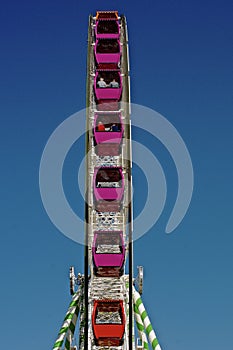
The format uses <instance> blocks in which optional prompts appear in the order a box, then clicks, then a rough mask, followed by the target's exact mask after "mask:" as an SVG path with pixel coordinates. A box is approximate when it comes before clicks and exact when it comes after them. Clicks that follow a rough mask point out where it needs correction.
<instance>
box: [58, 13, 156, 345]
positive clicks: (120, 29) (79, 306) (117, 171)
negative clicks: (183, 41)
mask: <svg viewBox="0 0 233 350" xmlns="http://www.w3.org/2000/svg"><path fill="white" fill-rule="evenodd" d="M131 170H132V152H131V124H130V80H129V53H128V34H127V23H126V18H125V16H123V15H121V16H119V15H118V12H117V11H98V12H97V13H96V15H95V16H92V15H90V17H89V26H88V55H87V113H86V178H85V181H86V192H85V193H86V198H85V254H84V274H80V273H79V274H78V275H77V276H76V275H75V271H74V268H73V267H71V268H70V293H71V295H72V300H71V303H70V305H69V308H68V311H67V314H66V316H65V318H64V322H63V324H62V327H61V329H60V331H59V334H58V337H57V339H56V341H55V343H54V346H53V350H62V349H65V350H76V349H79V350H103V349H105V350H135V349H136V350H139V349H149V343H150V344H151V347H152V349H153V350H160V349H161V348H160V345H159V343H158V340H157V338H156V335H155V333H154V331H153V328H152V326H151V323H150V320H149V318H148V315H147V313H146V311H145V308H144V306H143V303H142V300H141V294H142V290H143V268H142V266H139V267H138V275H137V277H136V278H134V272H133V214H132V209H133V208H132V190H131V188H132V174H131ZM135 287H137V290H138V291H137V290H136V288H135ZM135 325H136V326H135ZM76 328H78V329H79V332H78V334H79V335H78V337H79V340H78V342H76V344H75V340H74V338H75V337H74V334H75V329H76ZM136 329H137V337H136ZM148 340H149V341H148Z"/></svg>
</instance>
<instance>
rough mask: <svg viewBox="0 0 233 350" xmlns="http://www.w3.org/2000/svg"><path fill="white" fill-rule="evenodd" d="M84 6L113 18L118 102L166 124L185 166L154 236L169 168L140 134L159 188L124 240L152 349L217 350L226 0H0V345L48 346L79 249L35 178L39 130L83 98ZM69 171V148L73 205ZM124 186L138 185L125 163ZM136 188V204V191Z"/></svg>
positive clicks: (232, 292)
mask: <svg viewBox="0 0 233 350" xmlns="http://www.w3.org/2000/svg"><path fill="white" fill-rule="evenodd" d="M97 9H102V10H105V9H118V10H119V12H120V13H124V14H125V15H126V16H127V21H128V26H129V38H130V55H131V84H132V86H131V87H132V89H131V90H132V91H131V92H132V101H133V102H135V103H139V104H142V105H145V106H148V107H150V108H153V109H155V110H157V111H158V112H160V113H161V114H162V115H164V116H166V117H167V119H168V120H170V121H171V122H172V123H173V125H174V126H175V127H176V128H177V130H178V131H179V133H180V134H181V135H182V137H183V139H184V141H185V142H186V145H187V147H188V149H189V151H190V154H191V157H192V162H193V167H194V174H195V188H194V194H193V199H192V203H191V206H190V208H189V211H188V213H187V215H186V217H185V219H184V220H183V222H182V223H181V225H180V226H179V227H178V228H177V229H176V231H175V232H174V233H173V234H171V235H166V234H165V233H164V230H165V226H166V223H167V220H168V217H169V215H170V212H171V210H172V207H173V205H174V200H175V194H176V191H177V179H176V172H175V168H174V164H173V163H172V161H171V159H170V157H169V154H167V153H166V151H165V150H164V148H163V147H162V146H161V145H160V144H159V142H157V143H156V142H155V141H153V140H150V139H149V141H147V142H149V143H150V142H151V144H150V147H151V148H152V149H153V152H154V153H155V154H156V156H157V158H158V159H159V160H160V161H161V164H162V165H163V168H164V172H165V173H166V178H167V182H168V196H167V201H166V206H165V209H164V212H163V214H162V216H161V218H160V220H159V221H158V223H157V224H156V225H155V226H154V227H153V229H151V230H150V232H149V233H148V234H147V235H146V236H144V237H143V238H141V239H140V240H139V241H137V242H136V243H135V251H134V252H135V256H134V260H135V266H136V265H139V264H142V265H144V268H145V288H144V294H143V300H144V304H145V306H146V308H147V310H148V313H149V315H150V318H151V321H152V323H153V325H154V328H155V331H156V333H157V335H158V338H159V340H160V343H161V346H162V349H163V350H194V349H201V350H210V349H227V350H228V349H229V350H230V349H232V328H233V298H232V296H233V279H232V269H233V254H232V246H233V229H232V209H233V186H232V178H233V164H232V150H233V141H232V140H233V120H232V111H233V108H232V91H233V89H232V88H233V86H232V85H233V83H232V82H233V79H232V72H233V67H232V57H233V46H232V35H233V23H232V15H233V5H232V2H231V1H226V0H223V1H220V0H218V1H215V0H212V1H210V0H206V1H200V0H195V1H194V0H190V1H184V0H181V1H173V0H169V1H168V0H163V1H149V0H144V1H138V0H136V1H134V2H133V1H123V0H122V1H120V2H119V1H109V0H108V1H100V0H99V1H98V0H96V1H93V0H90V1H86V2H85V1H74V0H69V1H61V0H58V1H56V2H54V1H52V0H46V1H45V0H41V1H28V0H23V1H15V0H12V1H8V2H4V3H2V4H1V13H0V32H1V39H0V43H1V46H0V47H1V65H0V79H1V84H0V89H1V91H0V98H1V103H0V115H1V129H0V130H1V138H0V140H1V148H0V150H1V151H0V152H1V264H0V269H1V272H0V273H1V291H0V295H1V319H0V329H1V335H2V336H1V348H2V349H5V348H7V347H8V346H11V347H12V346H13V347H16V349H17V350H25V349H33V350H42V349H43V350H44V349H51V348H52V345H53V342H54V340H55V338H56V335H57V332H58V330H59V327H60V325H61V322H62V320H63V317H64V315H65V312H66V310H67V307H68V304H69V300H70V296H69V285H68V269H69V266H70V265H75V266H76V271H81V272H82V271H83V247H82V246H80V245H78V244H76V243H74V242H72V241H70V240H69V239H67V238H66V237H65V236H63V235H62V234H61V233H59V232H58V230H57V229H56V228H55V227H54V226H53V224H52V223H51V222H50V220H49V218H48V216H47V214H46V212H45V210H44V208H43V205H42V202H41V199H40V193H39V185H38V176H39V163H40V158H41V154H42V151H43V148H44V146H45V144H46V142H47V139H48V138H49V136H50V134H51V133H52V132H53V130H54V129H55V128H56V127H57V126H58V125H59V124H60V123H61V122H62V121H63V120H64V119H65V118H67V117H68V116H70V115H71V114H73V113H75V112H76V111H78V110H80V109H82V108H84V107H85V77H86V45H87V42H86V40H87V25H88V15H89V14H90V13H93V14H94V13H95V11H96V10H97ZM135 137H138V138H140V135H137V132H136V131H135ZM78 152H80V154H81V152H83V149H82V147H80V148H79V149H78ZM77 158H78V156H77ZM76 171H77V163H76V161H75V156H74V154H73V157H70V162H68V164H67V168H66V173H65V177H66V178H67V176H69V174H70V185H69V186H68V188H67V193H71V195H72V193H73V196H72V198H71V199H70V200H71V201H72V203H73V205H74V207H75V208H76V210H77V211H80V212H82V211H83V203H82V202H81V201H80V200H79V201H77V202H75V196H74V192H73V191H72V186H73V188H76V183H75V181H76ZM134 182H135V186H137V184H138V186H140V173H139V171H137V169H135V178H134ZM137 191H138V197H136V198H135V212H136V213H137V212H138V211H139V210H140V205H141V204H140V191H145V190H144V189H143V187H141V188H139V189H138V187H137ZM141 196H143V193H141ZM77 198H78V197H77Z"/></svg>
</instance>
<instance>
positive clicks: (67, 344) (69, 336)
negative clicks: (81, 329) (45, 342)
mask: <svg viewBox="0 0 233 350" xmlns="http://www.w3.org/2000/svg"><path fill="white" fill-rule="evenodd" d="M78 313H79V306H77V308H76V310H75V313H74V316H73V318H72V321H71V323H70V327H69V331H68V332H67V335H66V341H65V350H70V346H71V341H72V339H73V337H74V332H75V327H76V323H77V319H78Z"/></svg>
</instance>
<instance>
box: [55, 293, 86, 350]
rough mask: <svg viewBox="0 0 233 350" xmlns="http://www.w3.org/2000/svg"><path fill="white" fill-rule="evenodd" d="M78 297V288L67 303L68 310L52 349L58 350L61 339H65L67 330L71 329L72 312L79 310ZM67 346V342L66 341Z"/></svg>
mask: <svg viewBox="0 0 233 350" xmlns="http://www.w3.org/2000/svg"><path fill="white" fill-rule="evenodd" d="M79 298H80V289H79V290H78V291H77V292H76V293H75V294H74V295H73V298H72V301H71V303H70V305H69V308H68V311H67V313H66V316H65V318H64V321H63V324H62V327H61V329H60V331H59V333H58V337H57V340H56V341H55V343H54V346H53V350H60V349H61V347H62V344H63V341H64V339H65V336H66V333H67V331H68V330H69V329H70V327H71V330H72V327H73V323H72V320H73V317H74V314H75V313H77V314H78V311H79ZM67 346H68V343H67Z"/></svg>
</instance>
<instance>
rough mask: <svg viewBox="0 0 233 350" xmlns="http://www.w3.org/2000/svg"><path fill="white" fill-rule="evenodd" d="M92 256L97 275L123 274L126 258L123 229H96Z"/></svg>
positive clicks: (113, 275)
mask: <svg viewBox="0 0 233 350" xmlns="http://www.w3.org/2000/svg"><path fill="white" fill-rule="evenodd" d="M92 257H93V263H94V272H95V274H96V276H101V277H119V276H121V274H122V272H123V265H124V259H125V246H124V240H123V233H122V231H118V232H117V231H115V232H113V231H110V232H109V231H96V232H95V233H94V240H93V247H92Z"/></svg>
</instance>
